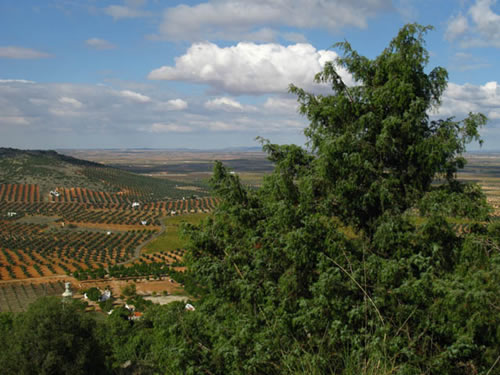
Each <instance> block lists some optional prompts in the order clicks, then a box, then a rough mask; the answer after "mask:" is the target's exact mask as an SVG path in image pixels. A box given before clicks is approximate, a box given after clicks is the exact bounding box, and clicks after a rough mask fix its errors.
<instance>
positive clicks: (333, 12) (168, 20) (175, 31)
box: [159, 0, 392, 41]
mask: <svg viewBox="0 0 500 375" xmlns="http://www.w3.org/2000/svg"><path fill="white" fill-rule="evenodd" d="M387 9H392V2H391V0H370V1H366V0H329V1H324V0H309V1H303V0H272V1H269V0H253V1H244V0H213V1H209V2H205V3H201V4H197V5H193V6H189V5H184V4H181V5H178V6H176V7H171V8H168V9H167V10H166V11H165V13H164V17H163V22H162V24H161V25H160V29H159V32H160V35H162V36H163V37H165V38H167V39H170V40H198V41H199V40H207V39H221V40H256V39H253V38H252V33H253V32H255V31H256V30H259V29H261V28H263V27H266V25H274V27H277V28H278V27H296V28H315V29H318V28H319V29H327V30H338V29H339V28H341V27H344V26H355V27H361V28H364V27H366V25H367V19H368V18H370V17H373V16H375V15H376V14H377V12H379V11H381V10H387ZM269 35H270V34H269V33H268V35H267V36H269ZM253 36H254V37H255V36H258V37H259V38H262V34H255V35H253ZM257 40H261V41H262V39H257Z"/></svg>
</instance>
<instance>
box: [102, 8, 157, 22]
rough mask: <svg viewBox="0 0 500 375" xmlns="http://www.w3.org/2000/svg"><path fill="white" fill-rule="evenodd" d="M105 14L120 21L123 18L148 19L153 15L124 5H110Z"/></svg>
mask: <svg viewBox="0 0 500 375" xmlns="http://www.w3.org/2000/svg"><path fill="white" fill-rule="evenodd" d="M104 12H105V13H106V14H107V15H109V16H111V17H113V19H114V20H120V19H123V18H139V17H148V16H150V15H151V13H150V12H148V11H145V10H142V9H137V8H134V7H131V6H123V5H110V6H109V7H107V8H105V9H104Z"/></svg>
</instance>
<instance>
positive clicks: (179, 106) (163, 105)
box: [155, 99, 188, 112]
mask: <svg viewBox="0 0 500 375" xmlns="http://www.w3.org/2000/svg"><path fill="white" fill-rule="evenodd" d="M187 108H188V103H187V102H186V101H185V100H182V99H171V100H167V101H165V102H162V101H160V102H157V103H156V105H155V110H157V111H167V112H168V111H182V110H185V109H187Z"/></svg>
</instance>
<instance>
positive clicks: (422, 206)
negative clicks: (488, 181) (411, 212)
mask: <svg viewBox="0 0 500 375" xmlns="http://www.w3.org/2000/svg"><path fill="white" fill-rule="evenodd" d="M418 208H419V210H420V213H421V214H422V215H431V214H438V213H441V214H442V215H446V216H450V217H459V218H470V219H476V220H486V219H487V217H488V215H489V214H490V213H491V207H490V206H489V205H488V203H487V201H486V196H485V195H484V193H483V191H482V190H481V187H480V186H479V185H477V184H458V183H454V184H446V185H444V186H439V187H438V188H435V189H432V190H430V191H429V192H427V193H426V194H425V195H424V196H423V198H422V199H421V200H420V202H419V203H418Z"/></svg>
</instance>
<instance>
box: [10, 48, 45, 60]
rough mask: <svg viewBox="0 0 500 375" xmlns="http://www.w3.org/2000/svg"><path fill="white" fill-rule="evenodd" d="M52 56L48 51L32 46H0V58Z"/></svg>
mask: <svg viewBox="0 0 500 375" xmlns="http://www.w3.org/2000/svg"><path fill="white" fill-rule="evenodd" d="M45 57H50V55H49V54H48V53H45V52H41V51H37V50H35V49H31V48H24V47H16V46H7V47H0V58H6V59H41V58H45Z"/></svg>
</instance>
